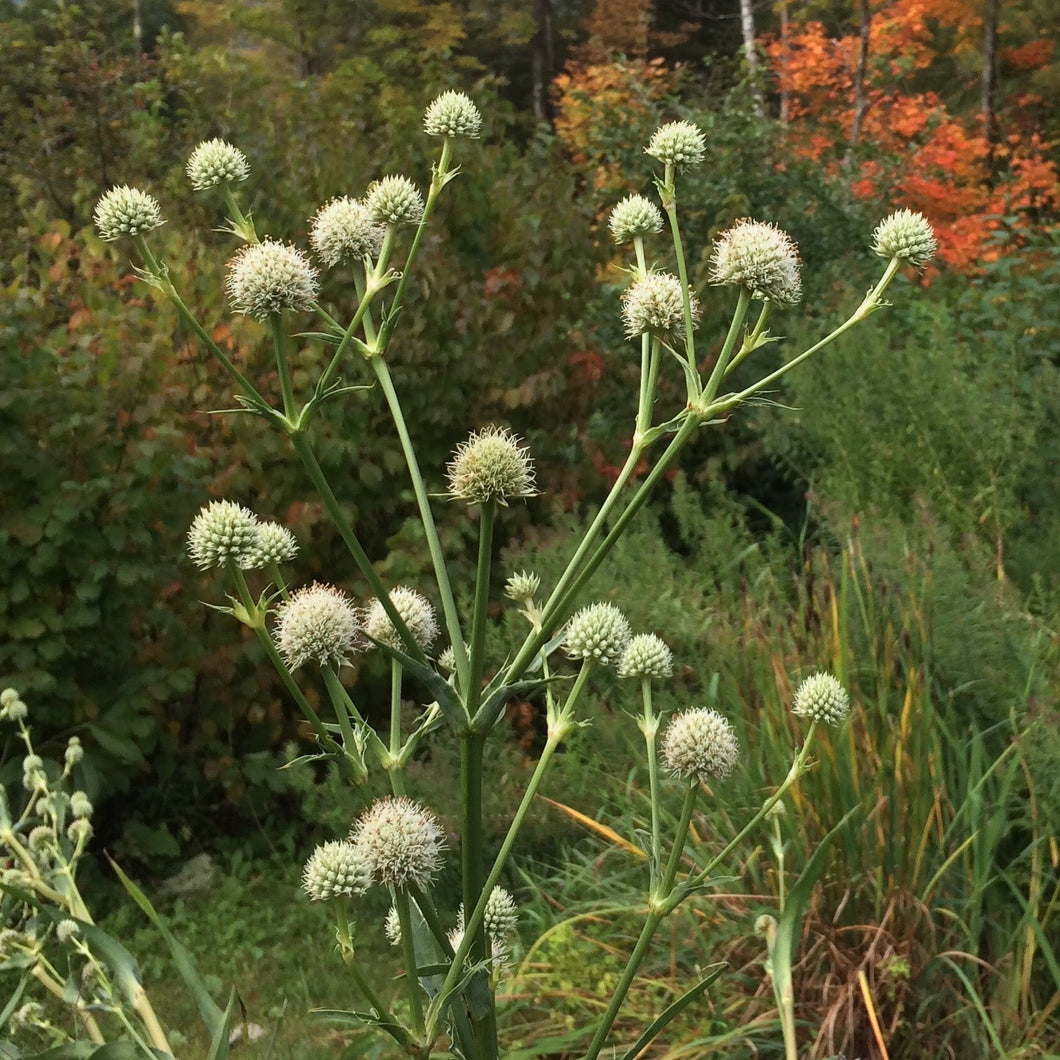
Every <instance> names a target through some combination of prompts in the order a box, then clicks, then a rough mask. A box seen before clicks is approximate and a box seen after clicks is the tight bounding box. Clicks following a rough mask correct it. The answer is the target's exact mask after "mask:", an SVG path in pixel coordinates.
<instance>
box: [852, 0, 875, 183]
mask: <svg viewBox="0 0 1060 1060" xmlns="http://www.w3.org/2000/svg"><path fill="white" fill-rule="evenodd" d="M871 29H872V8H871V7H870V0H861V44H860V46H859V48H858V65H857V69H856V70H855V71H854V119H853V121H852V122H851V123H850V147H849V149H848V151H847V162H849V161H850V158H851V155H852V154H853V152H854V148H855V147H856V146H857V143H858V140H859V139H860V138H861V126H862V124H863V123H864V121H865V112H866V111H867V110H868V109H869V102H868V97H867V96H866V94H865V76H866V73H867V72H868V66H869V32H870V30H871Z"/></svg>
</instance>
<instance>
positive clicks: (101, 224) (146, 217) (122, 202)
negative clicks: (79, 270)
mask: <svg viewBox="0 0 1060 1060" xmlns="http://www.w3.org/2000/svg"><path fill="white" fill-rule="evenodd" d="M92 216H93V220H94V221H95V222H96V229H97V230H98V232H99V235H100V238H101V239H105V240H107V242H113V241H114V240H115V239H121V237H122V236H142V235H146V233H148V232H150V231H152V229H155V228H158V227H159V225H164V224H165V223H166V221H165V218H164V217H163V216H162V207H161V206H160V205H159V203H158V200H157V199H156V198H155V197H154V196H153V195H148V194H147V192H146V191H141V190H140V189H139V188H130V187H129V186H128V185H127V184H122V185H121V186H120V187H117V188H111V189H110V191H108V192H107V193H106V194H105V195H104V196H102V198H101V199H100V200H99V202H97V203H96V210H95V213H94V214H93V215H92Z"/></svg>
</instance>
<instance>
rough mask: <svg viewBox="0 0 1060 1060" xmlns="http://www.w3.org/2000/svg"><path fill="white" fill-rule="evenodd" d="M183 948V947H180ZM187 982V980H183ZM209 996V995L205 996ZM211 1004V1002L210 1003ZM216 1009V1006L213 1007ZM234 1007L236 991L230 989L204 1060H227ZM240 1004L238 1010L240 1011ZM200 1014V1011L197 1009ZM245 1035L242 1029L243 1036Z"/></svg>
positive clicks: (244, 1015) (244, 1019) (204, 1020)
mask: <svg viewBox="0 0 1060 1060" xmlns="http://www.w3.org/2000/svg"><path fill="white" fill-rule="evenodd" d="M178 945H179V943H178ZM182 948H183V947H182ZM185 982H187V980H185ZM207 996H209V995H207ZM211 1004H213V1002H212V1001H211ZM214 1007H215V1008H216V1006H214ZM235 1007H236V991H235V987H233V988H232V992H231V993H230V994H229V995H228V1005H227V1006H226V1007H225V1010H224V1014H223V1016H222V1017H221V1022H220V1023H219V1024H218V1025H217V1027H216V1028H215V1029H214V1031H213V1035H212V1037H211V1039H210V1054H209V1056H207V1058H206V1060H228V1051H229V1049H230V1048H231V1046H230V1045H229V1036H230V1034H231V1026H232V1013H233V1012H234V1011H235ZM242 1007H243V1006H242V1004H240V1009H242ZM199 1011H200V1013H201V1012H202V1009H201V1008H200V1009H199ZM203 1022H204V1023H206V1025H207V1027H209V1023H208V1022H207V1021H206V1017H205V1015H204V1016H203ZM243 1022H244V1024H245V1023H246V1013H245V1012H244V1013H243ZM245 1033H246V1031H245V1029H244V1034H245Z"/></svg>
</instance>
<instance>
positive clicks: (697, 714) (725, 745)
mask: <svg viewBox="0 0 1060 1060" xmlns="http://www.w3.org/2000/svg"><path fill="white" fill-rule="evenodd" d="M660 752H661V754H662V760H663V764H664V765H665V766H666V768H667V769H668V770H670V772H671V773H673V775H674V776H676V777H678V778H680V779H681V780H697V781H699V782H700V783H701V784H702V783H706V782H707V780H708V778H710V777H717V778H718V779H719V780H723V779H724V778H725V777H727V776H728V775H729V774H730V773H731V772H732V771H733V768H734V767H735V765H736V760H737V758H738V757H739V755H740V744H739V742H738V741H737V739H736V733H735V731H734V730H733V727H732V725H731V724H730V722H729V720H728V719H727V718H725V717H722V715H721V714H719V713H718V712H717V711H716V710H713V709H712V708H710V707H692V708H690V709H689V710H685V711H682V712H681V713H680V714H675V715H674V716H673V717H672V718H671V719H670V723H669V725H667V727H666V732H665V733H663V739H662V745H661V748H660Z"/></svg>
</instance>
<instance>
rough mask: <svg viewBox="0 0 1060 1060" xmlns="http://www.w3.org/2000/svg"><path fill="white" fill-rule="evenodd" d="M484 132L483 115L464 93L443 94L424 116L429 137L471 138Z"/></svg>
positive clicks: (425, 128) (424, 128) (425, 129)
mask: <svg viewBox="0 0 1060 1060" xmlns="http://www.w3.org/2000/svg"><path fill="white" fill-rule="evenodd" d="M481 130H482V115H481V114H480V113H479V109H478V107H476V106H475V104H474V103H472V102H471V98H470V97H469V96H467V95H466V94H465V93H463V92H452V91H450V92H443V93H442V94H441V95H440V96H439V97H438V98H437V99H436V100H435V101H434V102H433V103H432V104H431V105H430V106H429V107H428V108H427V112H426V113H425V114H424V115H423V131H424V132H425V133H426V134H427V135H428V136H469V137H471V138H472V139H475V138H476V137H477V136H478V134H479V133H480V132H481Z"/></svg>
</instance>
